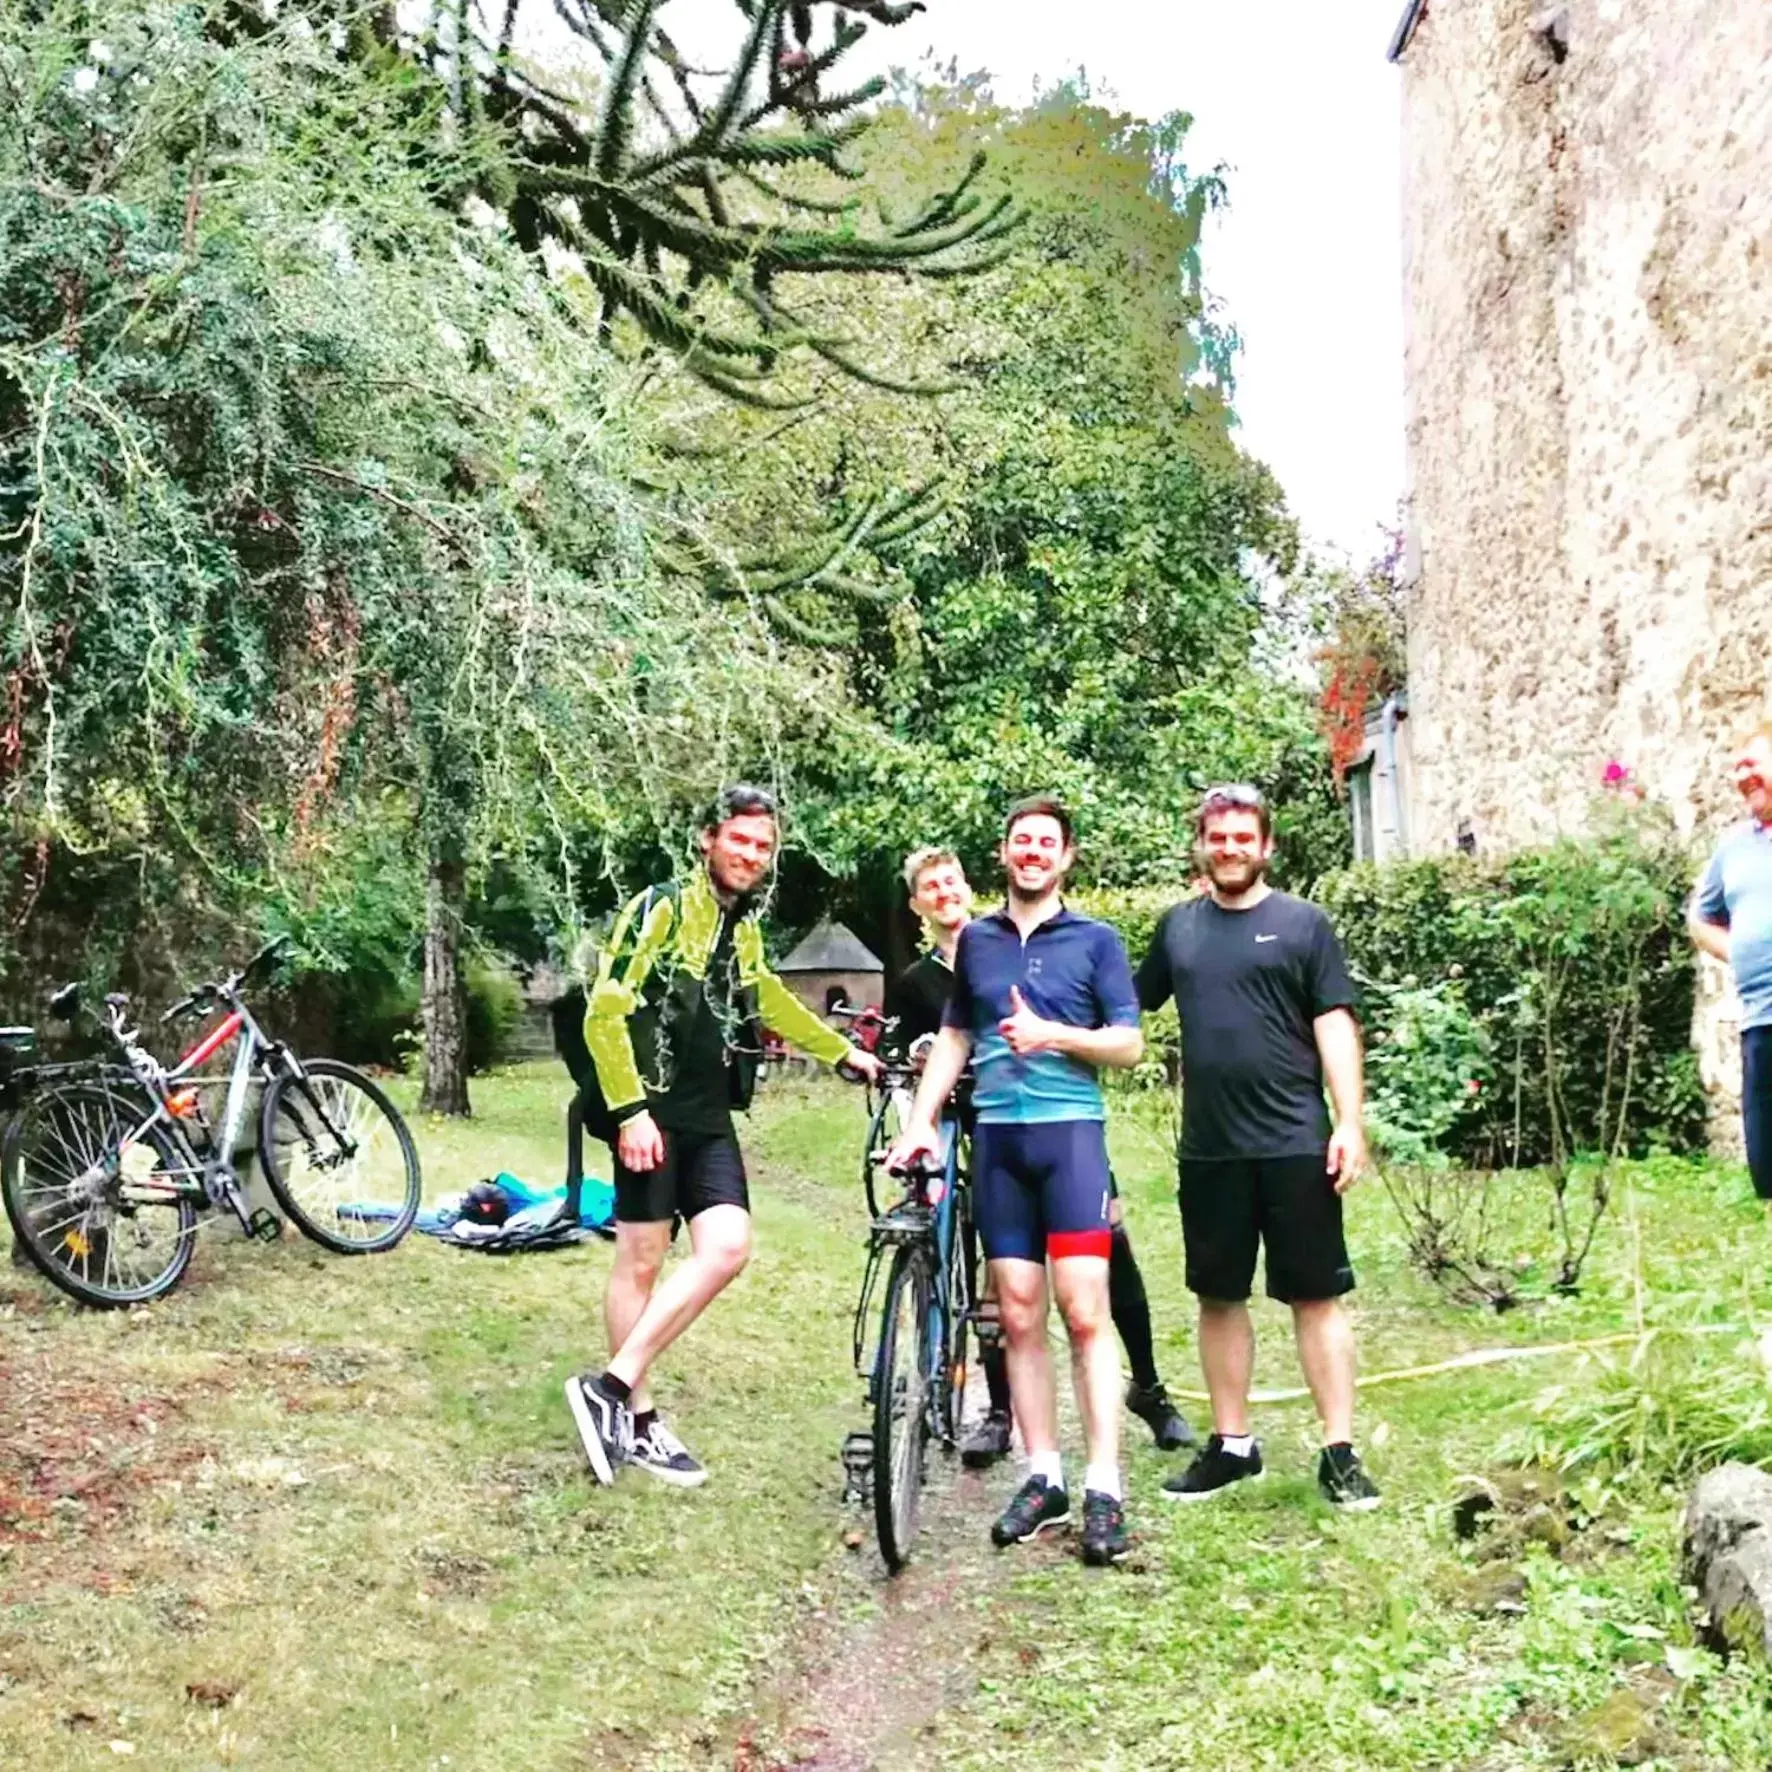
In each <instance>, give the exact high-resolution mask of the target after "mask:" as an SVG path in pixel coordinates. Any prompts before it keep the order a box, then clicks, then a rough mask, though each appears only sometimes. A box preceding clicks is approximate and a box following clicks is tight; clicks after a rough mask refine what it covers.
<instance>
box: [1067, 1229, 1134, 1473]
mask: <svg viewBox="0 0 1772 1772" xmlns="http://www.w3.org/2000/svg"><path fill="white" fill-rule="evenodd" d="M1052 1290H1053V1294H1054V1296H1055V1297H1056V1298H1057V1300H1058V1308H1059V1310H1060V1311H1061V1312H1062V1313H1063V1314H1064V1326H1065V1329H1066V1331H1067V1333H1068V1334H1069V1336H1070V1340H1071V1377H1072V1380H1073V1382H1074V1383H1075V1385H1076V1388H1077V1408H1078V1410H1079V1411H1080V1412H1081V1414H1082V1417H1083V1441H1084V1444H1085V1446H1086V1447H1087V1448H1088V1454H1089V1462H1090V1463H1091V1464H1092V1465H1107V1466H1111V1467H1112V1468H1114V1469H1116V1470H1117V1469H1118V1468H1119V1464H1120V1355H1119V1350H1118V1349H1117V1348H1116V1346H1115V1345H1114V1329H1113V1318H1112V1316H1111V1315H1110V1314H1109V1311H1108V1264H1107V1258H1106V1257H1105V1256H1101V1255H1067V1256H1064V1257H1062V1258H1061V1259H1060V1260H1058V1261H1055V1262H1053V1264H1052Z"/></svg>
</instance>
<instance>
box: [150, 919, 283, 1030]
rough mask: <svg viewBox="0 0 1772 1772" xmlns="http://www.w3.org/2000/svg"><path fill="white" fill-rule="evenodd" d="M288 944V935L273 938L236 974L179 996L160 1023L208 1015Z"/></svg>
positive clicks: (265, 967)
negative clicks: (219, 999)
mask: <svg viewBox="0 0 1772 1772" xmlns="http://www.w3.org/2000/svg"><path fill="white" fill-rule="evenodd" d="M289 945H290V937H289V936H287V935H276V936H273V937H272V938H271V939H270V940H269V941H267V942H266V943H265V945H264V946H263V947H262V948H260V949H259V950H258V952H257V953H256V954H254V955H253V956H252V958H251V959H250V960H248V961H247V962H246V964H245V965H244V966H242V967H241V968H240V970H239V971H238V972H231V973H229V975H228V976H227V977H226V978H224V979H221V980H219V981H217V982H215V983H211V984H200V985H198V986H197V987H196V989H195V990H193V991H192V992H191V993H190V994H189V995H188V996H185V997H181V998H180V999H179V1000H178V1001H177V1002H176V1003H174V1004H173V1006H172V1007H171V1008H170V1009H168V1010H167V1011H166V1013H165V1014H164V1015H163V1016H161V1017H160V1019H161V1021H163V1022H167V1021H176V1020H177V1019H178V1018H179V1017H180V1016H181V1015H207V1014H208V1013H209V1011H210V1010H211V1009H213V1008H214V1007H215V1003H216V999H217V998H218V997H219V998H221V999H223V1000H224V1001H225V1000H227V999H228V998H230V997H232V996H234V995H235V994H236V993H237V992H238V991H239V990H240V988H241V986H242V985H244V984H245V983H246V982H247V980H248V979H250V978H253V977H256V976H257V974H258V973H259V972H260V971H261V970H268V969H269V967H270V964H271V962H272V961H274V960H276V959H277V958H279V957H280V956H281V955H282V953H283V952H284V950H285V949H286V948H288V947H289Z"/></svg>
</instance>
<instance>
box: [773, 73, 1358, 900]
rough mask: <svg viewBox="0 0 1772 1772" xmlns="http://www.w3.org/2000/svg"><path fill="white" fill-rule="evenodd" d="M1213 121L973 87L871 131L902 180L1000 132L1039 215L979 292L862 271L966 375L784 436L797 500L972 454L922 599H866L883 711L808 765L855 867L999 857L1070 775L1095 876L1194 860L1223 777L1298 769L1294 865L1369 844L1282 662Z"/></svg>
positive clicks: (1290, 796) (958, 467)
mask: <svg viewBox="0 0 1772 1772" xmlns="http://www.w3.org/2000/svg"><path fill="white" fill-rule="evenodd" d="M1185 129H1186V119H1185V118H1180V117H1177V118H1172V119H1169V120H1167V121H1165V122H1164V123H1162V124H1159V125H1151V124H1147V123H1143V122H1140V121H1138V120H1136V119H1133V118H1129V117H1126V116H1124V115H1119V114H1115V113H1113V112H1111V111H1108V110H1104V109H1103V108H1101V107H1100V106H1098V105H1095V104H1092V103H1091V102H1090V101H1089V100H1088V99H1087V97H1086V96H1081V95H1078V94H1076V93H1074V92H1065V93H1059V94H1055V95H1053V96H1052V97H1051V98H1049V99H1048V100H1047V101H1046V102H1044V103H1042V104H1041V105H1039V106H1036V107H1033V108H1031V109H1028V110H1025V111H1019V112H1014V111H1007V110H1004V109H1002V108H1000V107H997V106H994V105H993V104H991V103H990V102H989V101H988V100H987V99H986V98H984V97H982V96H981V95H980V94H979V92H978V91H977V90H976V89H975V88H972V87H967V86H961V87H957V88H953V89H948V90H940V91H928V90H922V91H915V92H912V93H910V94H908V95H907V97H906V102H905V104H904V107H903V108H902V110H900V111H898V112H896V113H893V114H889V115H888V116H886V117H884V118H883V119H882V120H881V123H880V124H879V126H878V127H877V128H876V130H875V131H874V132H873V133H872V134H871V135H870V137H869V139H868V140H867V142H865V143H864V144H863V146H862V149H861V151H862V153H863V154H864V155H865V158H866V163H867V166H868V170H869V174H870V177H871V179H872V180H873V181H874V183H875V185H876V186H877V187H878V188H879V189H880V190H881V191H882V192H883V193H885V194H886V195H887V196H889V197H890V196H891V195H892V194H893V193H894V192H895V190H896V189H898V188H899V187H902V188H904V189H905V190H907V191H909V190H913V189H915V188H918V187H919V186H920V185H922V184H924V183H926V182H927V181H929V180H930V179H937V180H939V179H941V178H944V177H946V176H948V175H949V173H950V171H951V169H952V168H954V167H956V166H961V165H964V164H965V163H967V161H968V160H969V158H970V156H971V155H972V154H973V153H974V152H976V151H977V149H978V147H979V146H980V144H982V143H987V142H988V143H989V144H990V149H991V154H992V161H993V165H994V166H997V167H999V168H1001V170H1002V172H1003V174H1004V176H1005V177H1006V178H1008V179H1009V180H1010V182H1011V183H1012V185H1013V187H1014V188H1015V190H1016V192H1017V195H1018V197H1019V198H1020V199H1021V200H1022V201H1023V202H1024V203H1025V204H1026V205H1027V207H1028V209H1029V211H1030V220H1029V224H1028V227H1027V229H1026V230H1025V232H1026V239H1025V241H1024V243H1023V246H1022V248H1021V250H1019V251H1018V253H1017V254H1016V256H1015V257H1014V258H1012V259H1011V260H1009V261H1008V262H1007V263H1005V264H1004V265H1002V266H1001V267H999V268H998V269H996V270H994V271H991V272H990V273H988V274H987V275H985V276H984V277H982V278H980V279H979V280H978V281H977V282H976V283H975V284H973V285H971V286H969V287H968V289H967V290H966V291H965V294H964V299H955V297H954V296H953V295H952V293H951V292H949V291H946V290H944V289H939V288H937V289H932V290H920V291H913V292H909V293H908V294H907V293H905V292H900V291H891V292H887V291H881V290H876V289H875V288H874V287H873V286H868V287H867V288H865V289H862V290H860V291H858V292H848V299H849V300H850V301H852V302H853V303H854V304H856V311H857V312H858V313H860V312H863V311H866V312H869V313H871V314H873V315H874V316H876V318H875V319H874V322H873V328H872V329H873V330H874V331H876V332H878V333H880V334H882V335H885V334H887V333H889V332H890V331H891V330H893V328H894V327H895V326H896V327H898V328H900V329H902V330H903V332H904V333H905V334H906V335H908V336H910V337H912V338H917V339H922V340H925V341H927V343H926V344H925V347H924V348H925V349H926V350H930V351H933V352H935V353H937V354H939V355H940V356H941V357H942V358H944V359H945V360H946V361H947V362H948V363H950V364H951V365H953V366H954V368H955V372H956V378H957V380H958V381H959V382H960V384H961V385H960V387H959V389H958V390H957V391H956V392H955V393H954V394H952V395H951V396H948V397H947V398H945V399H944V400H943V401H941V402H940V403H939V406H931V407H929V408H927V409H923V410H920V411H917V412H914V413H896V412H895V413H893V414H892V415H891V416H890V419H889V420H883V421H882V422H881V423H879V424H878V425H877V426H876V425H870V424H868V423H866V422H858V415H861V416H862V417H863V418H865V416H866V415H867V414H868V413H869V412H870V407H871V403H870V402H869V401H867V400H866V399H865V398H861V397H858V399H857V401H856V403H855V405H854V407H853V409H846V410H845V412H844V413H843V414H842V415H841V419H840V421H839V422H836V423H833V424H831V425H821V424H820V423H818V422H817V421H808V422H807V423H805V424H803V425H800V426H797V427H796V428H795V429H794V430H793V431H792V432H791V433H789V434H788V435H787V436H785V437H783V438H781V439H779V440H778V442H777V444H776V445H775V447H777V448H779V449H780V450H782V451H785V452H787V453H788V454H789V455H790V456H791V457H792V459H793V460H794V461H795V462H796V464H798V468H799V471H798V473H797V474H796V475H795V476H794V477H793V478H794V480H795V482H797V483H798V484H799V485H800V486H803V487H804V488H805V498H806V499H807V500H808V501H809V507H803V506H802V505H801V504H800V502H799V501H797V500H796V501H791V502H788V503H785V504H784V506H783V521H785V522H805V521H809V520H810V516H809V508H810V509H815V508H816V504H817V501H818V500H819V499H821V498H824V497H826V496H828V495H829V493H830V491H831V489H832V488H833V487H836V488H843V487H846V486H848V485H850V484H854V483H858V482H859V483H862V484H866V483H867V481H868V479H869V478H870V477H871V476H875V475H879V476H889V475H891V474H892V473H893V472H895V471H897V469H898V465H899V463H900V462H901V461H924V462H935V463H938V464H940V465H941V466H942V467H943V468H944V469H945V470H946V473H947V482H946V484H947V488H948V493H949V501H948V510H947V513H946V516H945V518H944V520H943V521H942V522H940V523H938V524H936V525H933V526H932V527H931V528H930V529H928V530H927V531H926V532H925V533H923V534H922V535H921V536H920V537H919V538H918V539H917V541H916V543H915V545H914V546H912V547H910V548H908V549H907V550H906V555H905V558H904V560H903V562H902V567H901V575H902V579H903V582H904V583H905V585H906V587H907V590H908V601H907V602H906V603H905V604H904V605H902V606H895V607H890V608H886V609H880V610H873V609H858V610H857V611H856V614H855V622H856V640H855V643H854V645H853V646H852V647H851V648H849V649H848V651H847V654H846V656H845V658H844V660H843V668H844V672H845V677H846V681H847V683H848V686H849V690H850V694H851V697H852V700H853V703H854V705H855V706H856V708H857V709H858V710H859V711H860V712H861V714H862V715H864V716H865V717H866V718H867V721H868V726H869V727H871V728H873V730H871V731H870V730H868V729H867V728H864V729H863V730H861V731H859V732H857V734H856V742H855V743H854V744H852V745H849V746H846V747H844V749H843V750H842V751H840V752H838V753H834V754H833V753H828V752H827V753H821V754H819V755H816V756H814V757H812V758H810V759H808V760H807V762H806V763H805V765H804V766H803V769H802V774H801V780H802V782H803V785H804V787H805V789H806V790H808V791H807V793H806V794H805V795H804V796H803V804H802V811H803V816H804V823H803V827H802V828H803V830H804V832H805V834H806V837H807V840H808V841H809V843H810V844H811V845H812V847H813V849H814V851H815V853H816V854H817V855H818V856H819V857H820V859H821V860H822V861H823V862H824V863H825V864H826V865H827V866H828V867H829V868H831V869H832V870H833V871H836V872H841V873H849V872H851V871H856V872H869V871H876V870H877V871H878V872H879V873H880V874H882V875H884V874H885V873H886V872H887V871H888V869H889V867H890V865H891V862H892V860H893V859H894V858H895V857H896V855H897V854H898V853H900V852H901V851H902V849H903V848H904V847H906V846H908V844H909V843H910V842H911V841H912V840H913V838H914V839H916V840H937V839H945V840H947V841H949V842H951V843H953V844H954V845H955V846H956V847H958V848H959V849H960V851H961V853H962V854H963V856H964V857H965V859H966V860H967V862H968V864H969V866H970V867H971V868H972V869H973V871H974V872H975V873H976V874H982V872H983V870H984V869H985V868H986V867H987V865H988V863H989V858H990V856H991V854H992V852H993V851H994V849H995V845H996V839H997V834H998V832H997V825H998V820H999V818H1000V815H1001V810H1002V807H1003V804H1004V803H1005V801H1006V800H1007V799H1008V798H1010V797H1011V796H1013V795H1014V794H1017V793H1022V792H1027V791H1030V790H1033V789H1035V788H1042V789H1045V788H1050V789H1053V790H1056V791H1057V792H1058V793H1060V794H1061V795H1063V796H1065V797H1066V798H1067V799H1068V800H1069V801H1070V802H1071V803H1072V804H1073V805H1074V806H1075V807H1076V809H1077V811H1078V813H1079V826H1080V833H1081V857H1082V859H1081V864H1080V877H1081V878H1083V879H1085V880H1088V881H1090V882H1094V883H1101V884H1111V885H1129V884H1136V883H1138V882H1140V881H1143V880H1147V879H1150V878H1152V877H1161V876H1164V875H1169V876H1173V877H1176V878H1178V879H1179V878H1183V877H1185V874H1186V871H1187V869H1188V860H1187V857H1188V852H1189V849H1190V847H1191V831H1190V830H1189V829H1188V825H1187V819H1188V816H1189V814H1190V812H1191V802H1192V800H1193V798H1194V797H1195V796H1196V794H1197V791H1198V790H1199V788H1201V787H1202V786H1204V785H1206V784H1207V783H1209V782H1211V781H1215V780H1225V779H1254V780H1257V781H1261V782H1264V783H1268V784H1272V785H1275V786H1276V787H1277V788H1278V789H1279V790H1280V792H1279V796H1278V797H1279V798H1280V800H1281V801H1282V802H1283V804H1282V809H1281V814H1280V828H1281V834H1282V838H1283V841H1284V842H1285V845H1286V853H1287V855H1288V858H1289V860H1291V859H1292V858H1294V857H1295V858H1296V863H1297V871H1296V872H1295V873H1294V874H1293V875H1291V876H1290V877H1291V878H1292V879H1293V880H1295V881H1297V882H1300V883H1302V882H1303V881H1305V880H1308V879H1309V878H1310V877H1312V875H1314V873H1315V872H1316V871H1319V870H1320V868H1321V867H1322V866H1324V865H1326V864H1327V863H1328V862H1329V861H1331V860H1339V859H1341V858H1342V856H1343V855H1344V854H1345V849H1344V847H1343V846H1344V845H1345V841H1346V838H1345V819H1344V818H1343V817H1342V816H1341V815H1340V814H1339V812H1338V811H1337V810H1336V809H1335V807H1334V803H1333V799H1332V796H1331V795H1330V793H1329V792H1328V771H1327V766H1326V759H1325V754H1324V752H1323V749H1322V745H1321V741H1320V740H1319V739H1318V738H1317V736H1316V734H1315V728H1314V716H1313V713H1312V710H1311V707H1310V702H1309V697H1308V695H1307V693H1306V692H1305V691H1304V690H1303V689H1302V688H1301V687H1299V686H1297V684H1296V683H1294V682H1289V681H1287V680H1285V679H1284V678H1283V677H1282V676H1281V675H1280V674H1279V673H1277V672H1273V671H1270V670H1269V669H1268V668H1267V666H1268V661H1267V658H1266V654H1265V636H1266V632H1267V624H1268V610H1267V606H1266V603H1265V601H1264V586H1265V585H1266V584H1267V583H1268V582H1269V581H1270V577H1271V572H1272V569H1273V568H1274V567H1276V566H1278V567H1284V566H1288V565H1290V564H1291V563H1292V560H1293V556H1294V552H1295V538H1294V535H1293V531H1292V528H1291V525H1290V523H1289V522H1288V520H1287V518H1286V515H1285V512H1284V509H1283V505H1282V502H1281V497H1280V493H1279V489H1278V487H1277V486H1276V485H1275V483H1274V481H1273V479H1272V477H1271V476H1270V475H1269V474H1268V473H1267V471H1266V470H1265V469H1264V468H1263V467H1261V465H1260V464H1259V463H1257V462H1255V461H1253V460H1251V459H1250V458H1249V457H1248V456H1246V455H1245V454H1243V453H1242V452H1241V451H1239V450H1238V449H1237V448H1236V446H1235V444H1234V442H1233V440H1232V433H1231V421H1230V415H1229V411H1228V406H1227V403H1226V389H1225V386H1224V385H1223V383H1222V381H1221V380H1220V379H1219V378H1218V377H1217V376H1216V375H1215V374H1214V373H1213V372H1212V370H1211V368H1210V365H1211V364H1212V363H1213V362H1214V361H1215V360H1217V357H1218V356H1222V349H1223V347H1224V344H1225V341H1224V340H1223V339H1222V338H1221V337H1219V336H1218V335H1217V334H1216V333H1214V332H1213V329H1212V326H1211V323H1210V322H1209V320H1208V318H1207V316H1206V312H1205V306H1204V298H1203V296H1202V294H1201V291H1200V287H1199V284H1198V244H1199V236H1200V227H1201V222H1202V219H1203V217H1204V214H1205V212H1206V210H1207V209H1208V208H1209V207H1210V206H1211V204H1213V203H1215V202H1216V201H1217V200H1218V197H1219V187H1218V185H1217V183H1216V181H1215V180H1213V179H1210V178H1200V177H1198V176H1195V175H1192V174H1190V173H1189V172H1188V171H1187V169H1186V168H1185V166H1184V165H1183V164H1182V163H1181V161H1180V158H1179V151H1180V146H1181V144H1182V142H1183V140H1184V138H1185ZM864 303H865V304H867V306H866V309H865V310H864V309H863V308H862V305H861V304H864ZM858 724H859V722H858ZM1294 802H1296V803H1297V804H1298V805H1299V807H1300V809H1301V810H1300V815H1298V816H1294V814H1293V809H1292V808H1293V803H1294Z"/></svg>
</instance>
